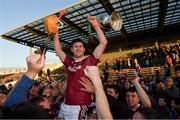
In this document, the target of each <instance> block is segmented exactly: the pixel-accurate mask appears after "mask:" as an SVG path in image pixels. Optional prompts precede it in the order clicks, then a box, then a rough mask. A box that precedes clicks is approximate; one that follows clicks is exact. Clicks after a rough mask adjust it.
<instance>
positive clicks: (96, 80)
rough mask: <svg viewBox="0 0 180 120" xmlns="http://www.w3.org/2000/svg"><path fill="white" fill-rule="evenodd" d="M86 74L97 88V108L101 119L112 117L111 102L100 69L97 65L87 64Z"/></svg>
mask: <svg viewBox="0 0 180 120" xmlns="http://www.w3.org/2000/svg"><path fill="white" fill-rule="evenodd" d="M84 72H85V75H86V76H88V77H89V78H90V80H91V81H92V82H93V84H94V88H95V98H96V109H97V114H98V118H99V119H112V114H111V112H110V109H109V104H108V101H107V98H106V95H105V92H104V89H103V85H102V82H101V78H100V73H99V69H98V67H96V66H87V67H86V69H84Z"/></svg>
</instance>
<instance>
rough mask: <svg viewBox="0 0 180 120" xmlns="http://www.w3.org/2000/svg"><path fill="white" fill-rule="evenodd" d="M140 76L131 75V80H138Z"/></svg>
mask: <svg viewBox="0 0 180 120" xmlns="http://www.w3.org/2000/svg"><path fill="white" fill-rule="evenodd" d="M138 78H139V77H138V76H133V77H131V80H132V81H134V80H137V79H138Z"/></svg>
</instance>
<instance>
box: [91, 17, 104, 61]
mask: <svg viewBox="0 0 180 120" xmlns="http://www.w3.org/2000/svg"><path fill="white" fill-rule="evenodd" d="M88 21H89V22H90V23H91V25H92V26H93V28H94V30H95V31H96V33H97V36H98V40H99V45H98V46H97V47H96V48H95V50H94V52H93V54H94V56H95V58H96V59H99V58H100V57H101V56H102V54H103V52H104V50H105V48H106V45H107V39H106V37H105V36H104V33H103V31H102V30H101V28H100V25H99V23H98V21H97V19H96V17H95V16H88Z"/></svg>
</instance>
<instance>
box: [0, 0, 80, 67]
mask: <svg viewBox="0 0 180 120" xmlns="http://www.w3.org/2000/svg"><path fill="white" fill-rule="evenodd" d="M79 1H80V0H0V34H3V33H6V32H8V31H10V30H13V29H15V28H18V27H20V26H22V25H25V24H28V23H30V22H32V21H35V20H37V19H39V18H43V17H45V16H47V15H49V14H51V13H53V12H56V11H58V10H60V9H62V8H65V7H67V6H69V5H71V4H74V3H76V2H79ZM28 55H29V47H27V46H23V45H20V44H18V43H14V42H11V41H8V40H5V39H2V38H0V69H1V68H11V67H26V57H27V56H28ZM46 63H60V60H59V58H58V57H57V56H56V54H55V53H49V52H48V53H47V54H46Z"/></svg>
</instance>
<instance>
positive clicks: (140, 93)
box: [131, 70, 151, 108]
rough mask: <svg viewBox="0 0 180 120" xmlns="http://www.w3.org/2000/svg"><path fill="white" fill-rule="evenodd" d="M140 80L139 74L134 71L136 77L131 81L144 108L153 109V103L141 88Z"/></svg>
mask: <svg viewBox="0 0 180 120" xmlns="http://www.w3.org/2000/svg"><path fill="white" fill-rule="evenodd" d="M139 79H140V78H139V77H138V74H137V72H136V71H135V70H134V77H133V78H132V79H131V83H132V84H133V85H134V86H135V88H136V91H137V94H138V96H139V98H140V101H141V102H142V104H143V105H144V107H146V108H151V101H150V99H149V97H148V95H147V94H146V92H145V91H144V89H143V88H142V87H141V85H140V83H139V82H138V80H139Z"/></svg>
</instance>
